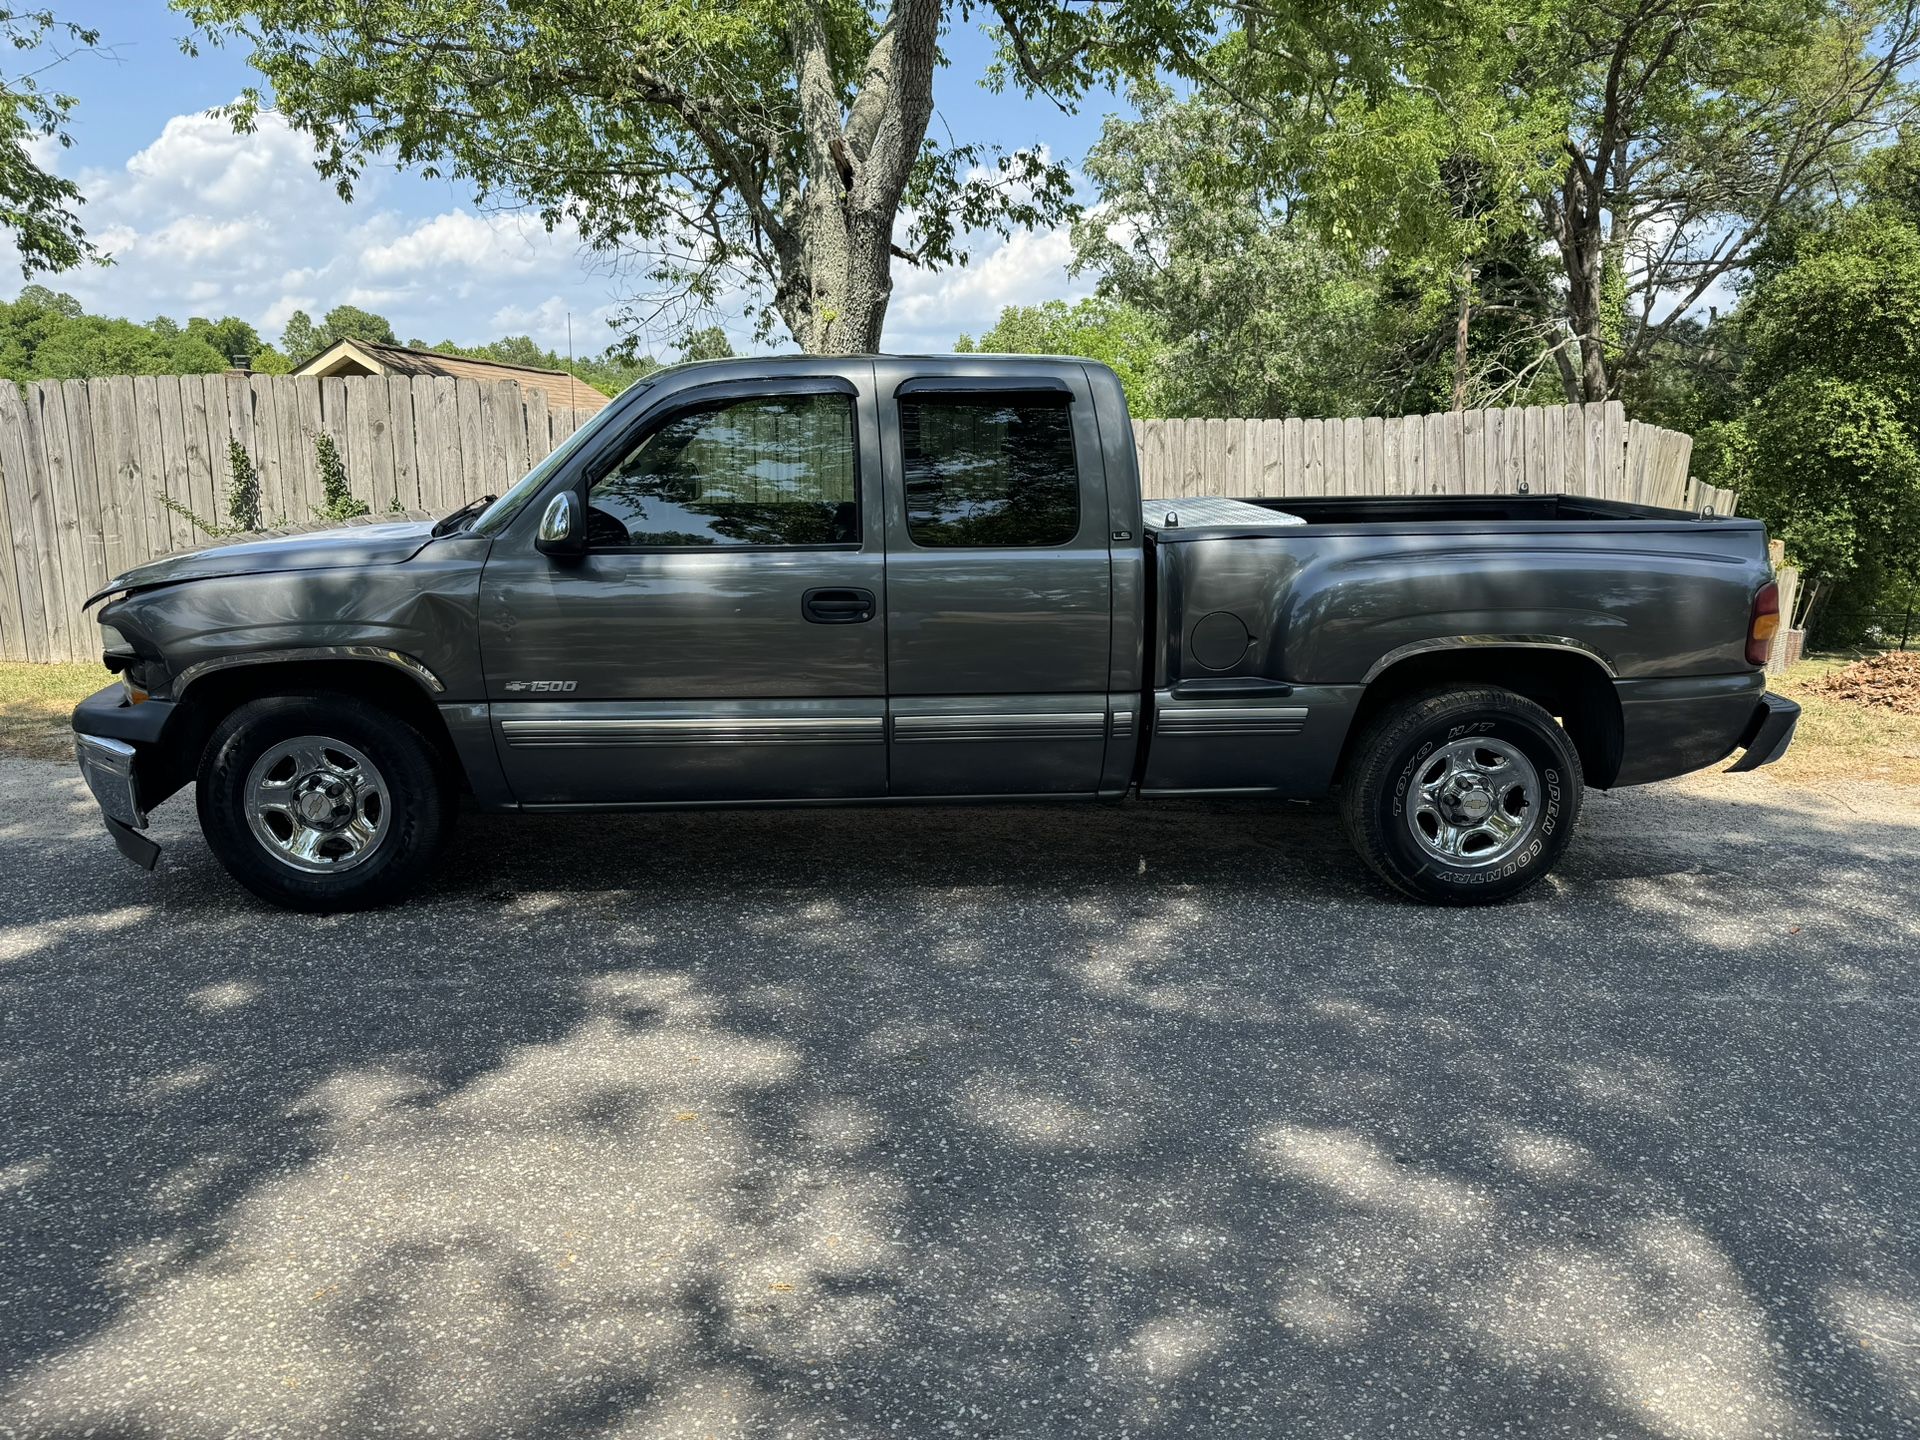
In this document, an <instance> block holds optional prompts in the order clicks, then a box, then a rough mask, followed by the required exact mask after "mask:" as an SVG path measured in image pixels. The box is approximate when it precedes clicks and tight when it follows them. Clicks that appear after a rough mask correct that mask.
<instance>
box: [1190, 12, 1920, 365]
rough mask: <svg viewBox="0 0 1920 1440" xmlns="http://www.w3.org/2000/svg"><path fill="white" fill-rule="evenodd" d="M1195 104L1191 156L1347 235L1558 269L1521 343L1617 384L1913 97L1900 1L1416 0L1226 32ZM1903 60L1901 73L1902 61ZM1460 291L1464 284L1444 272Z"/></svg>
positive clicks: (1823, 194) (1917, 40)
mask: <svg viewBox="0 0 1920 1440" xmlns="http://www.w3.org/2000/svg"><path fill="white" fill-rule="evenodd" d="M1210 60H1211V63H1210V65H1209V67H1208V79H1207V83H1206V84H1205V85H1204V86H1203V88H1202V90H1201V92H1200V94H1199V95H1198V96H1197V97H1196V98H1195V100H1194V101H1192V102H1191V103H1194V104H1197V105H1201V106H1206V107H1216V108H1219V109H1221V110H1223V111H1225V112H1227V113H1229V114H1230V115H1232V116H1233V117H1235V119H1236V120H1237V122H1238V123H1236V124H1232V125H1227V126H1223V127H1220V134H1219V136H1218V144H1219V148H1220V152H1221V154H1220V157H1207V158H1205V159H1201V158H1200V157H1199V156H1198V155H1197V154H1196V156H1195V159H1194V169H1195V171H1196V172H1197V173H1198V174H1199V175H1200V177H1201V178H1202V180H1210V181H1214V182H1217V188H1219V189H1221V190H1222V192H1223V193H1225V194H1227V195H1233V194H1236V193H1238V191H1240V190H1241V189H1242V188H1244V181H1243V178H1242V177H1244V176H1247V175H1251V176H1253V177H1254V178H1255V179H1256V180H1257V181H1258V183H1259V185H1260V186H1261V187H1262V191H1263V199H1269V198H1274V199H1277V200H1278V201H1279V202H1280V204H1281V206H1282V209H1283V210H1284V213H1286V214H1287V215H1288V216H1289V218H1295V219H1299V220H1303V221H1305V222H1307V223H1308V224H1310V225H1312V226H1313V227H1314V229H1315V230H1316V231H1317V233H1318V234H1319V235H1320V236H1321V237H1322V238H1324V239H1325V240H1327V241H1329V242H1331V243H1333V244H1335V245H1339V246H1344V247H1348V248H1350V249H1352V250H1353V251H1355V252H1356V253H1362V254H1367V253H1375V254H1378V253H1384V254H1386V255H1389V256H1391V257H1392V258H1393V259H1394V260H1395V261H1396V262H1398V263H1399V264H1401V265H1404V266H1408V267H1410V268H1412V269H1413V270H1415V271H1416V272H1419V273H1422V274H1427V275H1441V274H1453V275H1456V276H1460V277H1463V278H1464V277H1466V276H1469V275H1477V273H1478V271H1479V269H1480V268H1481V265H1482V263H1483V261H1484V260H1485V258H1486V257H1487V256H1488V255H1490V254H1492V253H1495V252H1497V251H1500V250H1501V249H1503V248H1509V247H1511V246H1512V245H1513V243H1514V242H1515V240H1516V239H1520V240H1522V241H1523V242H1524V243H1526V244H1527V245H1528V246H1529V247H1539V248H1543V249H1546V250H1547V251H1548V252H1549V253H1550V254H1552V255H1553V256H1554V258H1555V260H1556V262H1557V269H1558V271H1559V274H1558V276H1557V283H1556V284H1555V286H1554V287H1553V289H1552V290H1551V291H1550V292H1548V294H1547V295H1546V296H1544V297H1542V298H1543V300H1544V301H1545V302H1546V304H1545V305H1544V307H1543V308H1542V309H1541V310H1540V311H1539V312H1538V313H1537V314H1536V316H1535V317H1534V319H1535V320H1536V322H1543V323H1544V324H1545V326H1546V328H1543V329H1542V331H1541V334H1540V336H1539V344H1538V349H1539V352H1540V355H1541V358H1543V359H1546V360H1549V361H1550V363H1551V364H1552V365H1553V367H1554V369H1555V370H1557V371H1558V372H1559V374H1560V377H1561V380H1562V384H1563V387H1564V389H1565V391H1566V393H1567V395H1568V396H1569V397H1570V398H1576V399H1599V398H1602V397H1604V396H1607V395H1611V394H1616V393H1619V391H1620V389H1621V387H1622V384H1623V378H1624V377H1625V376H1626V375H1627V374H1628V373H1630V372H1631V371H1632V370H1634V369H1635V368H1636V367H1640V366H1644V365H1648V364H1651V363H1652V360H1651V356H1652V352H1653V351H1654V350H1655V349H1656V348H1657V347H1658V346H1659V345H1660V344H1661V343H1662V342H1664V341H1665V339H1666V338H1667V337H1668V336H1669V335H1670V334H1671V332H1672V330H1673V329H1674V328H1675V327H1676V326H1678V325H1680V324H1683V323H1685V321H1686V319H1687V317H1688V315H1689V312H1690V311H1691V310H1692V309H1693V307H1694V305H1695V304H1696V302H1699V301H1701V300H1702V299H1703V298H1704V297H1705V296H1707V295H1708V294H1709V293H1710V292H1711V291H1712V290H1713V288H1714V287H1715V286H1716V285H1718V284H1721V283H1723V282H1731V281H1735V280H1737V279H1738V278H1739V277H1740V276H1741V275H1742V274H1744V273H1745V271H1746V270H1747V268H1748V267H1749V266H1751V265H1752V264H1754V263H1755V261H1756V259H1757V257H1758V255H1759V252H1760V249H1761V247H1762V246H1763V245H1764V244H1765V242H1766V237H1767V236H1768V235H1769V233H1770V232H1771V231H1772V229H1773V227H1774V226H1775V225H1776V223H1777V222H1780V221H1783V220H1785V219H1787V218H1788V217H1790V216H1792V215H1794V214H1796V213H1804V212H1805V211H1806V210H1807V209H1809V208H1812V207H1818V206H1820V205H1823V204H1828V203H1831V202H1832V200H1833V199H1834V198H1835V196H1836V195H1837V194H1838V193H1840V192H1841V191H1842V190H1843V189H1844V187H1845V186H1846V185H1847V183H1848V180H1849V176H1850V175H1851V173H1852V171H1853V169H1854V167H1855V165H1856V163H1857V160H1858V157H1859V153H1860V150H1861V148H1862V146H1863V144H1865V143H1868V142H1870V141H1871V140H1873V139H1874V138H1876V137H1881V136H1885V135H1886V134H1888V133H1889V132H1890V130H1891V128H1892V127H1894V126H1895V125H1897V124H1898V123H1899V121H1900V120H1901V119H1902V117H1905V116H1909V115H1911V114H1913V113H1914V112H1913V105H1914V96H1913V91H1912V87H1911V85H1910V84H1909V83H1908V81H1909V79H1910V78H1911V72H1912V67H1913V66H1914V64H1915V63H1916V61H1917V60H1920V7H1916V6H1915V5H1914V4H1913V3H1911V0H1748V3H1742V4H1739V5H1725V4H1721V3H1719V0H1620V3H1609V4H1593V3H1590V0H1458V3H1456V0H1410V3H1406V4H1399V5H1393V6H1388V7H1369V6H1347V5H1340V6H1334V7H1310V8H1309V7H1303V8H1302V9H1301V10H1300V11H1298V12H1295V13H1294V14H1292V15H1291V16H1290V17H1289V16H1286V15H1282V16H1279V17H1274V16H1270V15H1267V14H1265V13H1263V14H1262V15H1261V17H1260V20H1259V23H1255V22H1253V21H1252V20H1249V21H1248V22H1247V23H1246V24H1244V25H1242V26H1240V27H1238V28H1236V29H1234V30H1232V31H1231V32H1230V33H1228V34H1226V35H1224V36H1223V37H1222V39H1221V41H1220V43H1219V44H1218V45H1217V46H1216V48H1215V50H1214V52H1213V55H1212V56H1211V57H1210ZM1903 76H1904V77H1906V78H1903ZM1462 288H1466V287H1462Z"/></svg>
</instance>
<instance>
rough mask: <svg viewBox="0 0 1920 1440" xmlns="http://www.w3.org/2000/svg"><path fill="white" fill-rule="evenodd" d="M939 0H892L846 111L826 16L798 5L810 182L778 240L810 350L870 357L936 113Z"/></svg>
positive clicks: (790, 296)
mask: <svg viewBox="0 0 1920 1440" xmlns="http://www.w3.org/2000/svg"><path fill="white" fill-rule="evenodd" d="M940 13H941V0H895V5H894V9H893V15H892V17H891V18H890V19H889V20H888V22H887V24H886V26H885V28H884V30H883V31H882V34H881V37H880V39H879V41H878V42H877V43H876V44H875V46H874V48H873V51H872V53H871V54H870V55H869V56H868V57H867V61H866V64H865V66H864V67H863V70H862V74H861V80H860V84H859V86H858V89H857V91H856V93H855V95H854V98H853V102H852V105H851V106H850V107H848V108H846V109H843V108H842V104H841V93H842V87H841V85H840V83H839V81H838V80H837V79H836V78H835V76H834V73H833V66H832V58H831V57H832V52H831V48H830V46H829V44H828V40H827V26H826V22H825V17H824V15H823V14H822V12H821V10H820V9H819V8H818V4H817V0H812V3H807V4H802V5H800V6H799V7H798V8H797V11H796V18H795V21H794V26H793V33H792V46H793V52H794V61H795V74H796V77H797V80H798V85H797V94H798V98H799V101H800V118H801V124H802V126H803V129H804V133H805V145H804V158H803V162H802V163H803V169H804V177H805V185H804V189H803V191H802V193H801V196H800V199H799V203H798V206H797V210H798V214H797V216H796V217H794V223H793V224H792V225H791V226H790V227H789V228H788V231H787V234H786V237H785V239H784V242H783V243H781V244H780V246H779V247H778V249H779V253H778V260H779V266H780V276H781V278H780V286H779V290H778V292H777V293H776V295H775V299H774V303H775V306H776V308H777V309H778V310H779V312H780V316H781V318H782V319H783V320H785V321H786V322H787V328H788V329H789V330H791V331H792V332H793V338H794V340H795V341H797V342H798V343H799V346H800V348H801V349H802V350H804V351H806V352H807V353H808V354H811V355H822V354H843V355H847V354H851V355H859V354H872V353H873V352H874V351H876V350H878V349H879V348H880V332H881V331H882V330H883V329H884V328H885V326H886V321H887V302H888V301H889V300H890V299H891V298H892V295H893V224H894V217H895V216H896V215H898V214H899V211H900V199H901V196H902V195H903V194H904V193H905V190H906V184H907V178H908V176H909V174H910V173H911V171H912V168H913V163H914V159H915V157H916V156H917V155H918V154H919V152H920V146H921V142H922V141H924V140H925V138H926V133H927V124H928V122H929V121H930V120H931V119H932V118H933V66H934V59H935V56H936V53H937V51H936V45H937V41H938V36H939V22H940Z"/></svg>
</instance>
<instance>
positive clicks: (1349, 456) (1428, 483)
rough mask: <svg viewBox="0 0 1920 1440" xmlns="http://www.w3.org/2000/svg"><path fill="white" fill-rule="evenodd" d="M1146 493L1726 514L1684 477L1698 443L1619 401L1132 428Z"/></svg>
mask: <svg viewBox="0 0 1920 1440" xmlns="http://www.w3.org/2000/svg"><path fill="white" fill-rule="evenodd" d="M1133 434H1134V439H1135V441H1136V442H1137V443H1138V446H1139V451H1140V480H1141V487H1142V489H1143V490H1144V492H1145V493H1146V494H1147V495H1150V496H1153V497H1155V498H1162V497H1165V498H1173V497H1177V496H1181V495H1238V496H1243V497H1256V498H1257V497H1273V498H1284V497H1286V496H1289V495H1301V496H1306V495H1512V494H1516V493H1518V492H1519V491H1520V490H1521V489H1522V488H1523V487H1524V488H1525V489H1526V490H1528V491H1530V492H1531V493H1533V494H1535V495H1545V494H1553V493H1559V494H1566V495H1587V496H1595V497H1598V498H1601V499H1606V500H1628V501H1635V502H1638V503H1640V504H1645V505H1663V506H1666V507H1668V508H1670V509H1675V510H1694V511H1698V510H1699V509H1701V508H1702V507H1703V506H1707V505H1711V506H1712V507H1713V510H1714V513H1715V514H1717V515H1730V514H1732V513H1733V506H1734V501H1735V499H1736V496H1735V495H1734V492H1732V491H1731V490H1719V489H1716V488H1714V487H1713V486H1711V485H1702V484H1700V483H1699V482H1697V481H1695V480H1693V479H1691V478H1690V477H1689V476H1688V474H1687V461H1688V458H1689V457H1690V456H1691V455H1692V453H1693V438H1692V437H1691V436H1688V435H1682V434H1680V433H1678V432H1677V431H1673V430H1662V429H1660V428H1659V427H1658V426H1654V425H1643V424H1641V423H1640V422H1639V421H1637V420H1634V421H1629V420H1628V419H1627V416H1626V411H1625V410H1624V409H1623V408H1622V407H1621V405H1620V403H1619V402H1618V401H1617V400H1614V401H1608V402H1606V403H1605V404H1596V405H1540V406H1528V407H1527V408H1525V409H1512V410H1455V411H1450V412H1448V413H1446V414H1440V415H1403V416H1388V417H1385V418H1383V417H1380V416H1369V417H1368V418H1366V419H1348V420H1136V421H1134V422H1133Z"/></svg>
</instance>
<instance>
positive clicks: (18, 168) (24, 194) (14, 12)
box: [0, 5, 101, 275]
mask: <svg viewBox="0 0 1920 1440" xmlns="http://www.w3.org/2000/svg"><path fill="white" fill-rule="evenodd" d="M99 43H100V32H99V31H97V30H91V29H88V28H86V27H84V26H80V25H74V24H70V23H67V22H64V21H60V20H56V19H54V16H53V12H52V11H51V10H45V9H42V10H22V9H16V8H15V7H13V6H11V5H8V6H0V50H10V51H12V52H13V53H14V54H16V55H23V56H28V57H31V58H30V60H29V62H28V65H29V68H27V69H26V70H25V71H24V72H23V73H21V74H17V75H8V74H5V73H0V226H4V227H5V228H6V229H7V230H9V231H10V232H12V237H13V244H14V249H15V250H16V251H18V252H19V256H20V273H21V274H23V275H33V274H36V273H38V272H41V271H54V270H71V269H72V268H73V267H74V266H76V265H78V264H80V263H81V262H82V261H86V260H97V259H99V258H101V257H100V254H99V252H98V251H97V250H95V249H94V247H93V244H92V242H90V241H89V240H88V239H87V236H86V231H85V229H84V228H83V227H82V226H81V224H80V216H79V214H78V211H79V208H80V206H81V205H82V204H83V203H85V202H84V200H83V198H82V196H81V194H80V190H79V187H78V186H76V185H75V184H74V183H73V182H72V181H71V180H67V179H63V178H62V177H60V176H58V175H55V174H54V173H53V172H51V171H50V170H48V169H47V168H46V167H45V166H43V165H41V164H40V162H39V161H37V160H35V159H34V157H33V153H32V151H31V150H30V149H29V148H28V147H29V143H30V142H31V141H33V140H36V139H39V140H46V139H51V140H53V141H55V142H56V143H57V144H59V145H60V146H61V148H63V149H65V148H67V147H69V146H71V145H72V144H73V137H72V136H71V135H70V134H68V133H67V122H68V119H69V117H70V116H71V115H72V114H73V106H74V98H73V96H71V95H66V94H62V93H60V92H58V91H49V90H46V89H44V88H43V87H42V86H41V84H40V79H39V77H40V74H41V73H42V72H44V70H45V69H46V68H47V67H48V66H49V65H52V64H57V63H59V62H60V61H61V60H64V59H65V58H67V57H66V53H65V51H64V50H63V47H70V48H73V49H83V50H90V49H92V48H93V47H95V46H97V45H98V44H99Z"/></svg>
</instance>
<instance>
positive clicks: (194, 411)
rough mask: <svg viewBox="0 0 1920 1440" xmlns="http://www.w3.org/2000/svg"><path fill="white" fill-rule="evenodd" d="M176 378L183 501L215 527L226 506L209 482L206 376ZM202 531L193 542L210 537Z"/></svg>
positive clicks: (210, 455)
mask: <svg viewBox="0 0 1920 1440" xmlns="http://www.w3.org/2000/svg"><path fill="white" fill-rule="evenodd" d="M178 379H179V381H180V405H181V415H182V418H183V419H184V420H185V422H186V431H185V434H186V441H187V467H186V468H187V496H188V500H187V504H188V506H189V507H190V508H191V509H192V511H193V513H194V514H196V515H198V516H199V517H200V518H201V519H202V520H204V521H206V522H207V524H209V525H211V526H213V527H214V528H215V529H218V528H219V527H220V526H221V525H223V524H224V523H225V522H226V518H227V517H226V507H225V506H224V505H223V504H222V503H221V499H220V497H219V496H218V495H217V494H216V492H215V489H214V483H213V446H212V441H211V437H210V435H209V429H210V426H209V424H208V417H207V377H206V376H204V375H182V376H179V377H178ZM214 538H215V537H214V536H211V535H209V534H207V533H205V532H204V531H201V532H196V534H195V535H194V538H193V543H194V544H196V545H204V544H207V543H208V542H209V541H211V540H212V539H214Z"/></svg>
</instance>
